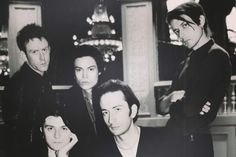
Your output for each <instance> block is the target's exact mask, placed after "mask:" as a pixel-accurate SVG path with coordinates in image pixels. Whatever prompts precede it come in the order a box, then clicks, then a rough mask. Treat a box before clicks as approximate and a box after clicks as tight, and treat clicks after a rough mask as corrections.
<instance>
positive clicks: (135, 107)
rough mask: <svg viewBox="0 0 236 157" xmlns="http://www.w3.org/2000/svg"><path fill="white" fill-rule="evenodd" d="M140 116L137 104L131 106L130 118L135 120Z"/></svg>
mask: <svg viewBox="0 0 236 157" xmlns="http://www.w3.org/2000/svg"><path fill="white" fill-rule="evenodd" d="M137 114H138V107H137V105H136V104H133V105H132V106H131V114H130V117H132V118H134V117H135V116H136V115H137Z"/></svg>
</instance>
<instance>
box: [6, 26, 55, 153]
mask: <svg viewBox="0 0 236 157" xmlns="http://www.w3.org/2000/svg"><path fill="white" fill-rule="evenodd" d="M17 44H18V47H19V49H20V51H22V52H24V54H25V55H26V58H27V62H26V63H24V64H23V66H22V67H21V69H20V70H19V71H18V72H16V73H15V74H14V75H13V76H12V78H11V79H10V81H9V83H8V85H7V86H6V89H5V90H6V91H5V97H4V106H3V118H4V121H5V124H6V131H7V135H8V136H7V141H8V144H7V149H8V150H7V152H8V156H14V157H15V156H29V157H32V156H33V155H32V154H31V153H32V152H34V148H35V147H39V145H38V143H37V141H38V138H39V137H40V132H39V122H38V117H39V116H40V115H41V114H42V113H43V112H44V111H45V110H48V109H49V108H50V105H52V104H54V100H53V99H54V94H53V92H52V88H51V84H50V82H49V80H48V77H47V74H46V72H47V70H48V66H49V62H50V46H49V43H48V37H47V35H46V33H45V31H44V30H43V29H42V27H40V26H37V25H35V24H30V25H27V26H25V27H23V28H22V29H21V30H20V31H19V32H18V34H17ZM34 145H35V147H34ZM34 153H35V152H34Z"/></svg>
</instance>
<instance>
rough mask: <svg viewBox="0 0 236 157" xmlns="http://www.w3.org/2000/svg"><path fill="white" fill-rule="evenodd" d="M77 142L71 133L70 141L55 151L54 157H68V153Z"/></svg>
mask: <svg viewBox="0 0 236 157" xmlns="http://www.w3.org/2000/svg"><path fill="white" fill-rule="evenodd" d="M77 142H78V138H77V136H76V135H75V134H74V133H71V141H70V142H69V143H68V144H67V145H65V146H64V147H63V148H61V149H60V150H58V151H56V157H68V154H69V151H70V150H71V148H73V146H74V145H75V144H76V143H77Z"/></svg>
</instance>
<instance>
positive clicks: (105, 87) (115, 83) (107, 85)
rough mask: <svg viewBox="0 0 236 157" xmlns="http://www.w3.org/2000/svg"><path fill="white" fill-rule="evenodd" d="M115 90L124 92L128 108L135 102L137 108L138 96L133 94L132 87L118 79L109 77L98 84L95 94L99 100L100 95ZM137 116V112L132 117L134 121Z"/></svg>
mask: <svg viewBox="0 0 236 157" xmlns="http://www.w3.org/2000/svg"><path fill="white" fill-rule="evenodd" d="M116 91H121V92H122V93H123V94H124V96H125V100H126V101H127V103H128V105H129V108H130V109H131V106H132V105H133V104H136V105H137V108H138V110H139V107H140V102H139V100H138V98H137V97H136V96H135V94H134V92H133V91H132V89H131V88H130V87H129V86H128V85H127V84H125V83H124V82H122V81H120V80H114V79H110V80H108V81H106V82H104V83H103V84H101V85H100V86H99V88H98V95H97V96H98V100H99V102H100V99H101V97H102V95H104V94H105V93H108V92H116ZM137 118H138V114H137V115H136V116H135V117H134V122H135V121H136V120H137Z"/></svg>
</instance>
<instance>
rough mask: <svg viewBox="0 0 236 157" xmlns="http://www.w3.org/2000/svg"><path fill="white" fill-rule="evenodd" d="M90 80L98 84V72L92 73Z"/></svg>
mask: <svg viewBox="0 0 236 157" xmlns="http://www.w3.org/2000/svg"><path fill="white" fill-rule="evenodd" d="M90 78H91V80H92V81H93V82H96V83H97V81H98V72H92V73H91V74H90Z"/></svg>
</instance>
